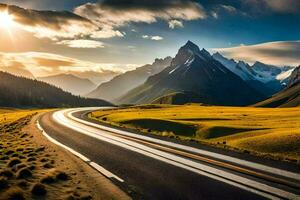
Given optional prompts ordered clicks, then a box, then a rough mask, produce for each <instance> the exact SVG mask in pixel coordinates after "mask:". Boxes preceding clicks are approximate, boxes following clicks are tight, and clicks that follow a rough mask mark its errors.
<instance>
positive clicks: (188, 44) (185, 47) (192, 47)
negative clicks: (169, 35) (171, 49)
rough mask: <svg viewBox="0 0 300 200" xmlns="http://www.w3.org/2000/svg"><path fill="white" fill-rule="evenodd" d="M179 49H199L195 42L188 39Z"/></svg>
mask: <svg viewBox="0 0 300 200" xmlns="http://www.w3.org/2000/svg"><path fill="white" fill-rule="evenodd" d="M181 49H189V50H191V51H193V52H199V51H200V49H199V47H198V46H197V45H196V44H195V43H193V42H191V41H190V40H189V41H187V43H186V44H185V45H184V46H183V47H181Z"/></svg>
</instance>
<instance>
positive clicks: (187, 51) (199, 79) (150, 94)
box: [117, 41, 266, 106]
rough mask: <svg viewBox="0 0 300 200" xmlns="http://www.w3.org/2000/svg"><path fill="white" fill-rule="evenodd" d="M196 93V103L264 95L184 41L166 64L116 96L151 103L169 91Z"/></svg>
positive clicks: (231, 102)
mask: <svg viewBox="0 0 300 200" xmlns="http://www.w3.org/2000/svg"><path fill="white" fill-rule="evenodd" d="M179 92H181V93H182V92H183V93H193V94H196V95H197V96H198V97H197V101H198V102H199V103H205V104H211V105H227V106H244V105H249V104H252V103H255V102H258V101H260V100H263V99H265V98H266V96H265V95H264V94H262V93H261V92H259V91H258V90H256V89H255V88H252V87H251V86H250V85H248V84H247V83H246V82H245V81H244V80H243V79H242V78H241V77H239V76H238V75H236V74H235V73H233V72H232V71H231V70H229V69H228V68H227V67H225V66H224V65H223V64H221V63H220V62H219V61H217V60H216V59H214V57H213V56H211V55H210V53H209V52H208V51H206V50H205V49H202V50H200V49H199V47H198V46H197V45H195V44H194V43H192V42H191V41H188V42H187V43H186V44H185V45H184V46H183V47H181V48H180V49H179V51H178V53H177V55H176V56H175V58H174V59H173V60H172V61H171V64H170V66H169V67H167V68H166V69H164V70H163V71H162V72H160V73H158V74H156V75H153V76H151V77H149V78H148V79H147V81H146V82H145V83H144V84H142V85H140V86H138V87H136V88H134V89H133V90H131V91H129V92H128V93H127V94H125V95H124V96H121V97H120V98H118V99H117V102H118V103H121V104H144V103H151V102H153V101H154V100H156V99H157V98H160V97H162V96H165V95H169V94H171V93H179Z"/></svg>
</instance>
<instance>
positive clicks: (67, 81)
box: [38, 74, 96, 95]
mask: <svg viewBox="0 0 300 200" xmlns="http://www.w3.org/2000/svg"><path fill="white" fill-rule="evenodd" d="M38 79H39V80H41V81H43V82H46V83H49V84H50V85H54V86H56V87H59V88H61V89H63V90H65V91H67V92H71V93H72V94H74V95H85V94H87V93H89V92H90V91H92V90H93V89H95V88H96V85H95V84H94V83H93V82H92V81H90V80H89V79H83V78H79V77H77V76H74V75H72V74H58V75H54V76H47V77H39V78H38Z"/></svg>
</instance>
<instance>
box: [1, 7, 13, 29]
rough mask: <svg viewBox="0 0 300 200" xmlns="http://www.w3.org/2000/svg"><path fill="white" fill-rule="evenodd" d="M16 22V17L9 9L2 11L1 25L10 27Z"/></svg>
mask: <svg viewBox="0 0 300 200" xmlns="http://www.w3.org/2000/svg"><path fill="white" fill-rule="evenodd" d="M13 24H14V17H13V16H12V15H10V14H9V13H8V12H7V11H4V12H0V27H3V28H10V27H11V26H12V25H13Z"/></svg>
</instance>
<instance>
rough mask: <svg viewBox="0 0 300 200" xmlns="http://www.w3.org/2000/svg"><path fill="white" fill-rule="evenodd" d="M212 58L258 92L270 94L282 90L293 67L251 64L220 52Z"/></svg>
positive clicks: (259, 63)
mask: <svg viewBox="0 0 300 200" xmlns="http://www.w3.org/2000/svg"><path fill="white" fill-rule="evenodd" d="M213 58H214V59H215V60H217V61H219V62H220V63H221V64H223V65H224V66H225V67H226V68H227V69H229V70H230V71H232V72H233V73H235V74H236V75H238V76H239V77H240V78H242V79H243V80H244V81H245V82H247V83H248V84H249V85H251V86H252V87H253V88H254V89H256V90H258V91H259V92H261V93H263V94H265V95H267V96H270V95H272V94H274V93H276V92H278V91H280V90H282V89H283V88H284V87H285V86H286V84H287V81H288V77H289V76H290V75H291V72H292V71H293V69H294V68H293V67H281V68H280V67H277V66H272V65H266V64H264V63H261V62H255V63H254V64H253V65H252V66H250V65H249V64H247V63H245V62H243V61H238V62H236V61H235V60H233V59H228V58H225V57H224V56H222V55H221V54H220V53H215V54H214V55H213Z"/></svg>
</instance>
